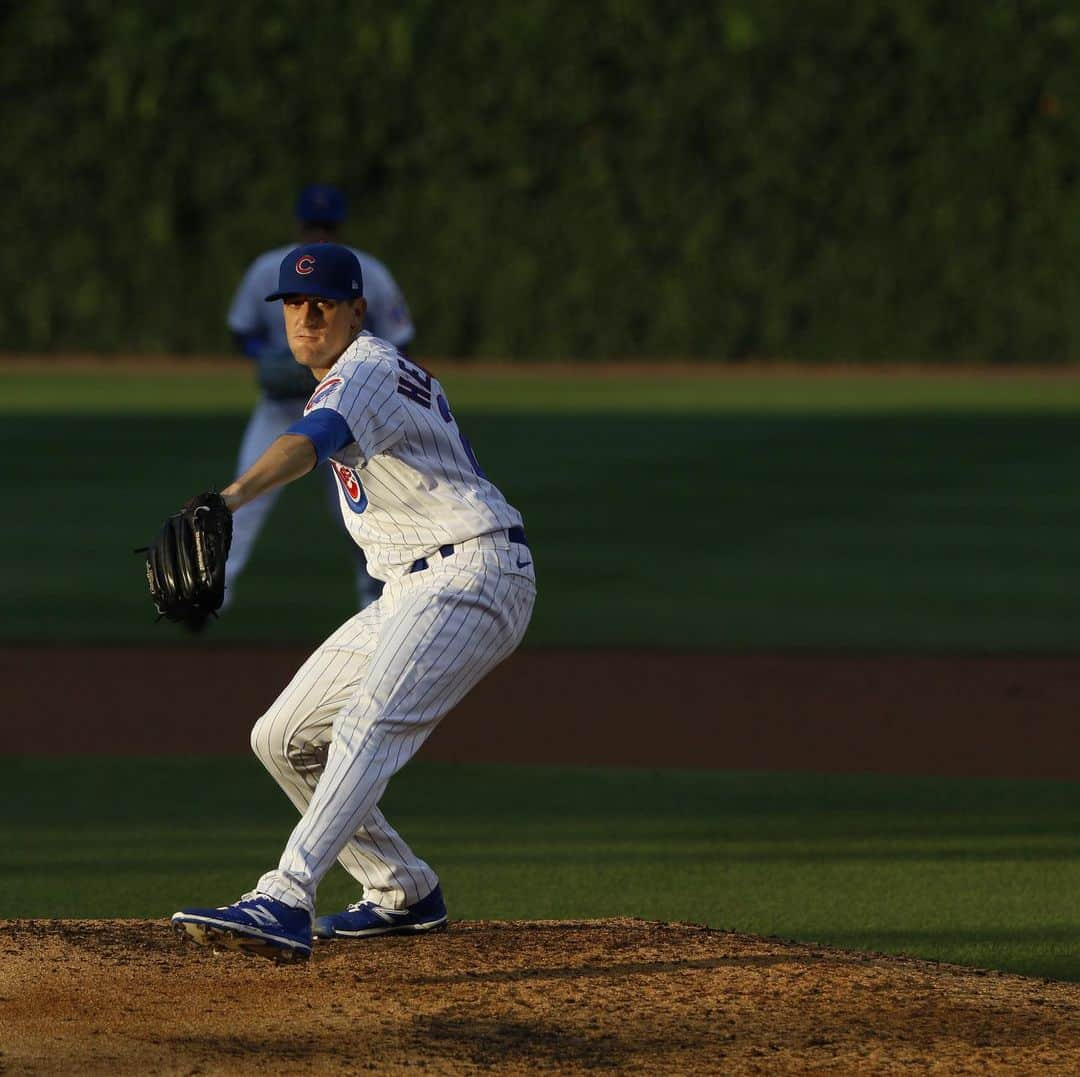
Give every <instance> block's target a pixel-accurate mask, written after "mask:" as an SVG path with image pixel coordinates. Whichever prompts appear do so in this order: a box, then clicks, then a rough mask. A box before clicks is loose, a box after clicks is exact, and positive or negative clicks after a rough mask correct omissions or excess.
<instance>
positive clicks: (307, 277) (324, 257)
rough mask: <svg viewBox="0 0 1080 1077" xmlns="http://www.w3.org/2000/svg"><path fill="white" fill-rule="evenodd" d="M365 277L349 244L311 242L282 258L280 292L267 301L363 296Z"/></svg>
mask: <svg viewBox="0 0 1080 1077" xmlns="http://www.w3.org/2000/svg"><path fill="white" fill-rule="evenodd" d="M363 294H364V277H363V274H362V273H361V272H360V263H359V262H358V261H357V260H356V255H355V254H353V252H352V251H351V250H349V248H348V247H342V246H341V245H340V244H337V243H308V244H306V245H305V246H303V247H297V248H296V250H293V251H289V253H288V254H286V255H285V257H284V258H282V259H281V268H280V269H279V270H278V286H277V291H276V292H274V293H273V294H272V295H268V296H267V297H266V301H267V303H270V302H272V301H273V300H275V299H283V298H284V297H285V296H287V295H317V296H319V297H320V298H322V299H360V298H361V297H362V296H363Z"/></svg>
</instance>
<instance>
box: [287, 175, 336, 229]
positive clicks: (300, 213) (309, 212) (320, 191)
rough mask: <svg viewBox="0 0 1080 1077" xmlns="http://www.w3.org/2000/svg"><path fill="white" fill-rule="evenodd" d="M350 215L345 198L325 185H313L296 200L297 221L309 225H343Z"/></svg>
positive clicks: (305, 189)
mask: <svg viewBox="0 0 1080 1077" xmlns="http://www.w3.org/2000/svg"><path fill="white" fill-rule="evenodd" d="M347 214H348V206H347V205H346V203H345V196H344V195H343V194H342V193H341V192H340V191H339V190H338V189H337V188H336V187H330V186H328V185H327V184H325V183H312V184H309V185H308V186H307V187H305V188H304V189H303V190H302V191H301V192H300V194H299V196H298V197H297V199H296V219H297V220H300V221H305V222H307V223H309V224H341V222H342V221H343V220H345V217H346V215H347Z"/></svg>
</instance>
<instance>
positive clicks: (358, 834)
mask: <svg viewBox="0 0 1080 1077" xmlns="http://www.w3.org/2000/svg"><path fill="white" fill-rule="evenodd" d="M312 250H314V251H315V255H314V259H315V261H316V262H318V263H319V266H317V267H315V268H320V267H321V265H322V263H323V262H326V263H330V262H331V261H332V259H331V258H329V257H326V258H324V257H323V252H322V251H319V250H318V249H317V248H312V247H308V248H301V249H298V250H297V251H294V252H292V254H291V255H290V257H289V258H287V259H286V260H285V261H284V262H283V264H282V268H281V273H280V276H281V284H280V285H279V292H278V293H274V294H275V295H277V294H284V295H286V296H290V295H293V294H295V291H298V290H299V289H301V288H303V289H306V291H305V293H304V294H308V295H314V296H330V297H331V298H332V297H334V296H337V295H340V296H343V297H347V296H348V295H349V294H350V293H349V284H350V275H349V273H348V272H345V271H343V281H344V283H343V284H342V287H341V290H340V291H334V290H332V287H331V286H332V284H333V279H331V280H330V281H329V282H325V283H322V282H315V281H308V282H305V281H304V280H303V279H302V278H301V277H300V276H297V274H312V273H314V271H315V270H314V269H313V267H312V266H311V264H310V261H309V259H310V258H311V255H309V254H308V253H306V252H310V251H312ZM290 258H295V263H296V267H297V269H296V273H291V272H287V269H288V266H287V263H289V262H290ZM352 264H354V263H353V262H352V260H351V259H349V260H348V262H347V264H346V267H345V268H346V269H348V266H350V265H352ZM320 271H322V270H321V269H320ZM327 272H328V271H327ZM334 279H336V278H334ZM352 286H353V287H355V280H353V281H352ZM313 302H314V301H313ZM319 302H323V300H319ZM302 410H303V412H304V415H303V417H302V418H301V419H300V420H299V421H298V422H297V423H295V424H294V425H293V426H292V427H290V429H289V431H288V433H290V434H291V435H294V436H295V435H300V436H303V437H306V438H307V439H309V440H310V442H311V444H312V445H313V446H314V448H315V458H316V460H317V461H320V462H321V461H323V460H328V461H329V463H330V466H331V471H332V473H333V475H334V479H335V482H336V484H337V487H338V501H339V507H340V510H341V516H342V519H343V521H344V523H345V527H346V528H347V530H348V532H349V534H350V535H351V536H352V538H353V539H354V540H355V542H356V543H357V544H358V545H361V546H363V547H364V549H365V551H366V553H367V557H368V564H369V567H370V570H371V572H372V573H373V574H374V575H375V576H376V577H377V578H378V579H380V580H382V581H384V588H383V592H382V595H381V597H380V598H379V599H378V600H377V601H375V602H373V603H372V604H371V605H369V606H368V607H366V608H365V609H363V610H361V611H360V612H359V613H357V614H356V615H355V616H353V617H351V618H350V619H349V620H348V621H346V622H345V623H344V624H343V625H342V626H341V627H340V628H339V629H338V630H337V631H336V632H334V633H333V634H332V635H331V636H330V637H329V638H328V639H327V640H326V641H325V642H324V643H323V644H322V645H321V646H320V647H319V648H318V649H317V650H316V651H315V653H314V654H313V655H312V656H311V657H310V658H309V659H308V660H307V661H306V662H305V663H304V665H303V666H302V667H301V668H300V670H299V671H298V672H297V673H296V675H295V676H294V677H293V679H292V681H291V682H290V683H289V685H288V686H287V687H286V688H285V690H284V691H283V692H282V693H281V695H280V696H279V697H278V699H277V700H276V701H275V702H274V704H273V705H272V706H271V707H270V708H269V710H267V712H266V713H265V714H264V715H263V716H262V717H261V718H260V719H259V720H258V721H257V722H256V724H255V726H254V728H253V730H252V733H251V744H252V748H253V750H254V751H255V754H256V755H257V756H258V758H259V759H260V760H261V761H262V763H263V765H264V766H265V767H266V768H267V770H268V771H269V772H270V774H271V775H272V776H273V777H274V779H275V780H276V781H277V782H278V784H279V785H280V786H281V788H282V789H283V790H284V792H285V793H286V794H287V795H288V797H289V798H290V800H292V802H293V804H294V805H295V806H296V808H297V809H298V810H299V811H300V812H301V818H300V821H299V822H298V823H297V825H296V827H295V828H294V829H293V831H292V834H291V835H290V837H289V839H288V842H287V843H286V846H285V850H284V852H283V853H282V856H281V858H280V861H279V863H278V865H277V867H276V868H274V869H273V870H271V871H268V872H266V873H265V874H264V875H263V876H262V877H261V878H260V879H259V881H258V883H257V885H256V889H255V890H254V891H253V892H252V893H250V894H247V895H245V896H244V897H243V898H242V899H241V900H240V901H238V902H236V903H234V904H233V905H230V906H223V907H220V908H218V909H184V910H182V911H181V912H178V913H176V914H175V916H174V917H173V924H174V927H175V928H176V929H177V931H179V932H180V933H182V934H184V933H186V934H187V935H190V936H191V937H194V938H196V939H197V940H198V941H200V942H204V943H206V942H221V944H223V945H227V946H233V947H235V948H238V949H247V950H251V951H252V952H256V953H262V954H264V956H273V957H276V958H277V959H279V960H283V959H284V960H287V959H294V958H296V957H301V958H302V957H306V956H307V954H309V953H310V951H311V942H312V933H313V929H314V935H315V936H316V937H320V938H325V939H332V938H358V937H364V936H367V935H374V934H382V933H387V932H405V931H422V930H429V929H435V928H440V927H442V926H444V925H445V923H446V909H445V905H444V903H443V899H442V894H441V889H440V887H439V881H438V877H437V876H436V874H435V872H434V871H433V870H432V868H431V867H430V866H429V865H428V864H427V863H425V861H424V860H422V859H421V858H420V857H419V856H418V855H417V854H416V853H414V852H413V851H412V850H411V849H410V848H409V846H408V845H407V844H406V843H405V841H404V839H403V838H402V837H401V836H400V835H399V834H398V833H397V832H396V831H395V830H394V828H393V827H392V826H391V824H390V823H389V822H388V821H387V819H386V818H385V816H383V815H382V813H381V812H380V810H379V807H378V805H379V801H380V799H381V797H382V794H383V791H384V790H385V788H386V785H387V783H388V782H389V780H390V778H391V777H392V776H393V775H394V774H395V773H397V771H398V770H400V769H401V767H403V766H404V765H405V764H406V763H407V762H408V761H409V759H411V758H412V756H413V755H414V754H415V753H416V751H417V750H418V749H419V748H420V746H421V745H422V744H423V743H424V741H425V740H426V739H427V737H428V736H429V735H430V734H431V732H432V730H434V729H435V727H436V726H437V725H438V723H439V721H440V720H441V719H442V718H443V716H444V715H445V714H446V713H447V712H448V711H450V710H451V709H452V708H453V707H454V706H455V705H456V704H457V703H458V702H459V701H460V700H461V699H462V698H463V697H464V696H465V695H466V693H467V692H468V691H469V690H470V689H471V688H472V687H473V686H474V685H475V684H476V683H477V682H478V681H479V680H480V679H481V678H482V677H484V676H485V675H486V674H487V673H488V672H489V671H490V670H491V669H493V668H494V667H495V666H496V665H497V664H498V663H499V662H501V661H502V660H503V659H505V658H506V657H507V656H508V655H510V654H511V653H512V652H513V651H514V649H515V648H516V647H517V646H518V644H519V643H520V642H521V639H522V637H523V636H524V634H525V630H526V628H527V626H528V623H529V619H530V617H531V614H532V609H533V603H534V600H535V596H536V578H535V574H534V567H533V554H532V551H531V550H530V548H529V544H528V541H527V539H526V535H525V531H524V526H523V523H522V518H521V515H520V513H519V512H518V511H517V509H515V508H514V507H513V506H512V505H511V504H510V503H509V502H508V501H507V500H506V499H505V497H504V496H503V495H502V493H501V492H500V491H499V489H498V488H497V487H496V486H495V485H494V484H493V483H492V482H491V481H490V480H489V479H488V478H487V477H486V476H485V474H484V472H483V470H482V469H481V467H480V464H479V462H478V460H477V458H476V454H475V453H474V452H473V449H472V447H471V445H470V444H469V442H468V440H467V439H466V437H465V435H464V434H463V433H462V431H461V429H460V428H459V426H458V424H457V420H456V418H455V416H454V413H453V411H452V410H451V407H450V403H449V401H448V399H447V396H446V392H445V390H444V389H443V387H442V385H441V384H440V383H439V381H438V380H437V379H436V378H435V377H434V376H432V375H431V374H430V373H428V372H427V371H426V370H424V369H423V368H422V367H420V366H419V365H418V364H416V363H414V362H412V361H411V360H409V359H407V358H405V357H404V356H402V355H401V354H400V353H399V352H398V351H397V350H396V349H395V348H394V347H393V345H392V344H390V343H389V342H387V341H385V340H381V339H379V338H377V337H375V336H374V335H372V334H371V333H369V332H366V331H365V332H361V333H360V334H359V336H358V337H356V338H355V339H354V340H353V341H352V343H351V344H349V345H348V346H347V347H346V348H345V350H344V352H342V353H341V354H340V355H338V356H337V359H336V361H335V362H334V363H333V365H332V366H331V367H329V368H328V369H327V370H326V371H325V373H324V376H323V377H322V379H321V381H320V382H319V384H318V386H317V387H316V389H315V391H314V392H313V393H312V394H311V396H310V398H309V399H308V401H307V403H306V405H305V406H304V408H303V409H302ZM286 443H288V444H291V442H288V439H286ZM283 444H285V443H283ZM282 451H284V450H282ZM228 492H229V491H228V489H227V490H226V491H225V493H226V494H228ZM335 860H339V861H340V862H341V864H342V865H343V866H344V867H345V869H346V871H348V872H349V874H350V875H351V876H352V877H353V878H354V879H355V880H356V882H357V884H358V890H359V891H360V894H359V897H360V899H361V900H360V901H358V902H357V903H355V904H354V905H350V906H349V908H348V909H347V910H345V912H344V913H339V914H336V915H333V916H329V917H321V918H320V919H319V920H318V921H317V922H315V924H314V925H313V924H312V918H313V916H314V911H315V895H316V889H317V887H318V884H319V882H320V880H321V879H322V878H323V876H324V875H325V874H326V872H327V871H328V870H329V868H330V867H331V866H332V864H333V863H334V861H335Z"/></svg>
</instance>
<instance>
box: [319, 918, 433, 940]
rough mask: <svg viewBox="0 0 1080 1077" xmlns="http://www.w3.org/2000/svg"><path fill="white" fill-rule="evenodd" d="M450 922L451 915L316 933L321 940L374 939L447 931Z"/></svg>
mask: <svg viewBox="0 0 1080 1077" xmlns="http://www.w3.org/2000/svg"><path fill="white" fill-rule="evenodd" d="M449 924H450V917H449V916H444V917H443V918H442V919H441V920H433V921H431V922H430V923H423V924H401V925H399V926H395V925H394V924H387V925H386V927H369V928H366V929H365V930H363V931H338V930H336V929H335V931H334V933H333V935H316V936H315V938H317V939H318V940H319V941H320V942H333V941H334V939H372V938H375V937H376V936H377V935H415V934H418V933H420V932H424V931H445V930H446V929H447V927H448V926H449Z"/></svg>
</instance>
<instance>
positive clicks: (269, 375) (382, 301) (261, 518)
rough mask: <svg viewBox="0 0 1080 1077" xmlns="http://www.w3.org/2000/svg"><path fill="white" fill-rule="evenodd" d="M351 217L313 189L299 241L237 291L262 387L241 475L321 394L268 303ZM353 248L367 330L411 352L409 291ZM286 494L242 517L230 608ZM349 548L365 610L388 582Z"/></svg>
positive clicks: (240, 332)
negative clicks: (289, 264)
mask: <svg viewBox="0 0 1080 1077" xmlns="http://www.w3.org/2000/svg"><path fill="white" fill-rule="evenodd" d="M347 213H348V206H347V204H346V201H345V196H344V195H343V194H342V193H341V191H339V190H338V189H337V188H336V187H329V186H325V185H322V184H313V185H311V186H308V187H305V188H304V189H303V190H302V191H301V192H300V194H299V196H298V198H297V200H296V223H297V232H296V237H297V238H296V242H294V243H289V244H286V245H285V246H283V247H275V248H274V249H273V250H269V251H266V252H265V253H263V254H260V255H259V256H258V257H257V258H256V259H255V260H254V261H253V262H252V263H251V265H250V266H248V268H247V271H246V272H245V273H244V276H243V278H242V279H241V281H240V283H239V285H238V286H237V288H236V293H235V295H234V296H233V299H232V304H231V305H230V307H229V315H228V319H227V321H228V326H229V329H230V330H231V331H232V334H233V340H234V342H235V344H236V346H237V348H238V349H239V350H240V351H242V352H243V353H244V354H245V355H246V356H248V357H249V358H250V359H253V360H254V362H255V374H256V377H257V379H258V383H259V400H258V403H257V404H256V405H255V410H254V411H253V412H252V413H251V418H250V420H249V421H248V424H247V429H246V430H245V431H244V439H243V441H242V442H241V444H240V455H239V459H238V461H237V465H236V466H237V474H241V475H242V474H243V473H244V472H245V471H247V470H248V468H250V467H251V465H252V464H254V463H255V461H256V460H257V459H258V458H259V457H260V456H261V455H262V454H263V452H265V450H266V449H267V447H268V446H269V445H270V444H271V442H273V441H274V440H275V439H276V438H278V437H280V436H281V435H282V434H284V433H285V431H286V430H287V429H288V428H289V427H290V426H292V424H293V423H295V422H296V421H297V420H298V419H300V418H301V417H302V416H303V414H304V404H305V403H306V402H307V399H308V397H309V396H310V395H311V392H312V390H313V389H314V388H315V379H314V378H313V377H312V375H311V372H310V371H309V370H308V369H307V368H306V367H302V366H301V365H300V364H299V363H298V362H296V360H295V359H294V358H293V356H292V352H291V351H290V350H289V344H288V341H287V339H286V337H285V320H284V318H283V317H282V312H281V304H280V303H274V304H269V303H266V302H265V297H266V296H267V295H269V294H270V293H271V292H272V291H273V290H274V288H275V286H276V285H277V278H278V269H279V267H280V265H281V260H282V258H284V257H285V255H286V254H288V252H289V251H290V250H292V249H293V248H294V247H296V246H299V245H301V244H307V243H319V242H337V240H338V233H339V230H340V229H341V226H342V224H343V223H344V221H345V218H346V216H347ZM350 249H352V251H353V253H354V254H355V255H356V257H357V259H359V261H360V268H361V271H362V273H363V275H364V295H365V297H366V298H367V302H368V310H367V316H366V318H365V320H364V329H366V330H369V331H370V332H371V333H373V334H374V335H375V336H377V337H381V338H382V339H383V340H388V341H390V343H391V344H393V345H394V346H395V347H396V348H397V349H398V350H399V351H402V352H404V351H405V346H406V345H407V344H408V343H409V342H410V341H411V340H412V339H413V335H414V332H415V330H414V329H413V324H412V319H411V318H410V316H409V308H408V306H407V305H406V303H405V297H404V296H403V295H402V293H401V289H400V288H398V286H397V282H396V281H395V280H394V278H393V277H392V276H391V274H390V271H389V270H388V269H387V268H386V266H384V265H383V264H382V262H380V261H378V259H376V258H373V257H372V256H371V255H370V254H366V253H364V252H363V251H358V250H356V249H355V248H350ZM322 471H323V474H324V479H325V488H326V492H327V497H328V500H329V507H330V515H331V516H332V517H333V518H334V519H335V520H337V521H338V523H339V524H340V514H339V513H338V495H337V488H336V484H335V482H334V478H333V475H332V473H331V471H330V469H329V467H328V466H327V465H325V464H323V465H322ZM280 492H281V491H280V488H278V489H275V490H272V491H271V492H270V493H267V494H264V495H263V496H262V497H260V498H257V499H256V500H255V501H252V502H250V503H249V504H247V505H245V506H244V507H243V508H241V509H240V510H239V511H238V512H237V513H236V515H235V519H234V520H233V539H232V548H231V550H230V551H229V561H228V567H227V572H226V577H225V579H226V588H227V589H226V592H225V605H226V606H228V605H230V604H231V602H232V600H233V599H234V598H235V594H236V590H235V588H236V581H237V579H238V578H239V577H240V574H241V573H242V572H243V571H244V568H245V567H246V566H247V563H248V560H249V559H250V557H251V553H252V550H253V548H254V546H255V540H256V538H257V537H258V534H259V531H260V530H261V529H262V526H263V524H264V523H265V522H266V519H267V517H268V516H269V515H270V510H271V509H272V508H273V507H274V505H275V503H276V502H277V499H278V496H279V495H280ZM342 533H343V534H344V531H343V532H342ZM349 546H350V547H351V548H352V550H354V551H355V552H354V554H353V556H354V557H355V559H356V592H357V606H358V608H359V609H363V607H364V606H366V605H367V604H368V603H369V602H371V601H373V600H374V599H375V598H377V597H378V595H379V591H380V590H381V584H380V583H379V582H378V581H377V580H374V579H372V578H371V577H370V576H369V575H368V573H367V569H366V566H365V562H364V555H363V553H362V552H361V551H360V550H359V549H358V548H357V547H355V546H353V544H352V543H351V542H350V543H349Z"/></svg>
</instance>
